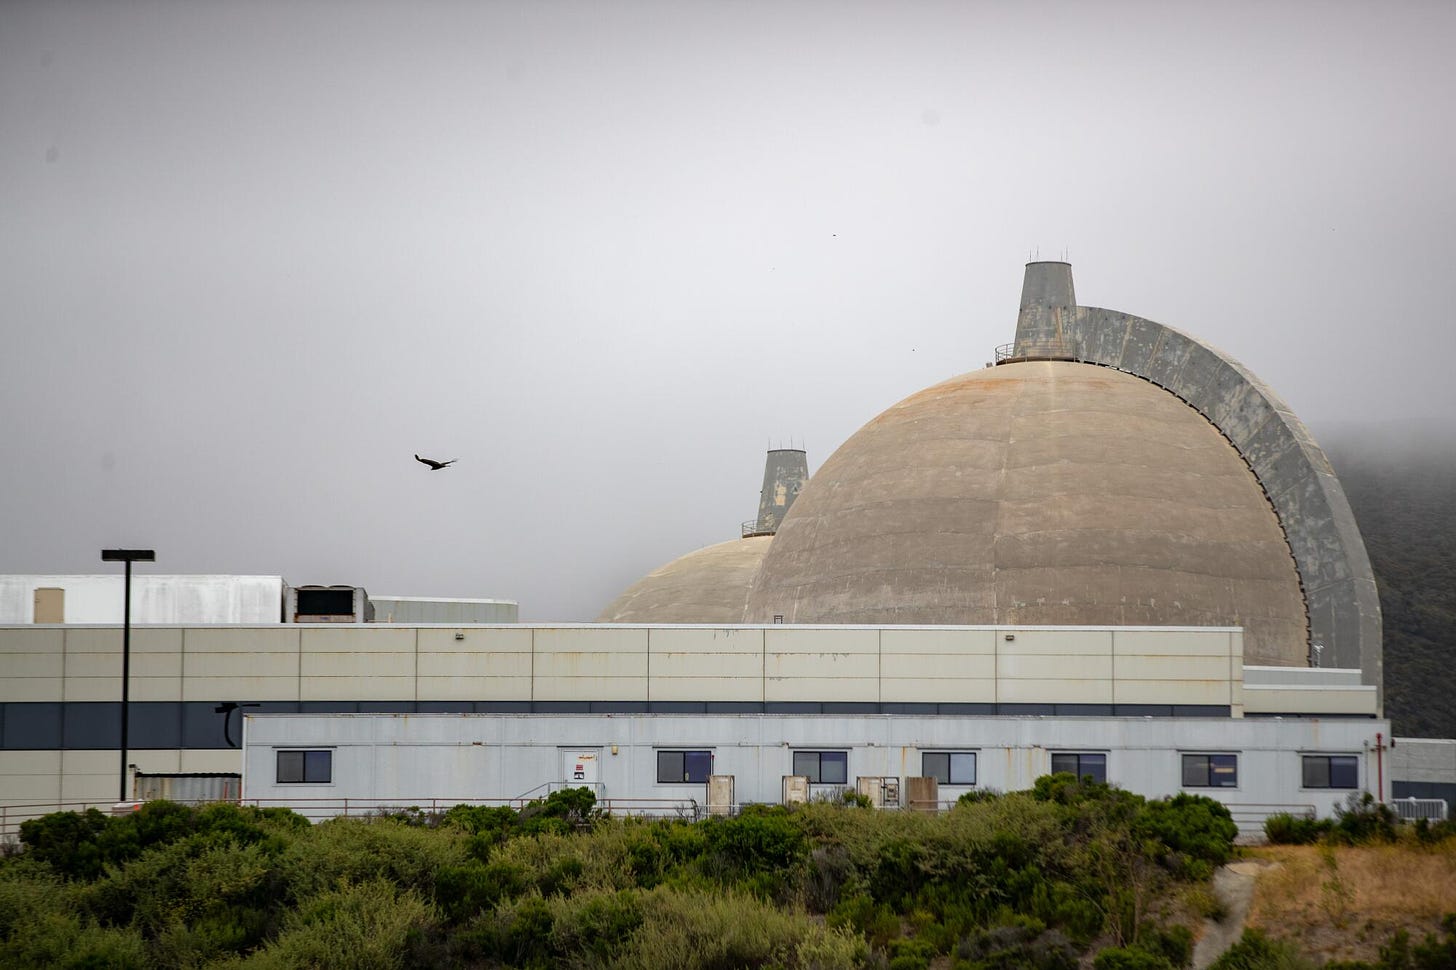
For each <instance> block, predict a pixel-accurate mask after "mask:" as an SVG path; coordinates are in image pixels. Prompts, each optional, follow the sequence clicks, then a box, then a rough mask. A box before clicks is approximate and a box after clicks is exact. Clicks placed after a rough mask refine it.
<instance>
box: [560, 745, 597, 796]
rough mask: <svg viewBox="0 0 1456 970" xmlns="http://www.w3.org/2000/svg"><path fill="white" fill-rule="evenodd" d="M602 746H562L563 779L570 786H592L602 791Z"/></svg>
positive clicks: (591, 787)
mask: <svg viewBox="0 0 1456 970" xmlns="http://www.w3.org/2000/svg"><path fill="white" fill-rule="evenodd" d="M601 765H602V749H601V748H562V749H561V780H562V781H563V782H565V783H566V787H568V788H583V787H585V788H590V789H591V790H592V791H594V792H598V793H600V788H601V780H602V778H601Z"/></svg>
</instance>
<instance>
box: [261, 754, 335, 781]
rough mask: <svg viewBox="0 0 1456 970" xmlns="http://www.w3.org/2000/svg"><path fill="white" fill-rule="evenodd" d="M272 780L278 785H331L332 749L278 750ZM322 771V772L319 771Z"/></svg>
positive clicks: (332, 772)
mask: <svg viewBox="0 0 1456 970" xmlns="http://www.w3.org/2000/svg"><path fill="white" fill-rule="evenodd" d="M275 753H276V755H277V758H276V761H275V764H274V770H275V774H274V776H273V777H274V778H275V779H277V782H276V783H277V784H279V785H332V784H333V783H334V749H333V748H279V749H278V750H277V751H276V752H275ZM320 769H322V770H320Z"/></svg>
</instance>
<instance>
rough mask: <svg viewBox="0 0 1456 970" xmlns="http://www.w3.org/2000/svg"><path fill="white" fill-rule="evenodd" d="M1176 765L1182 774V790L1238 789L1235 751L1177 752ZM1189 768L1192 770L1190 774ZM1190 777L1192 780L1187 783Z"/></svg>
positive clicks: (1237, 756) (1237, 767) (1237, 757)
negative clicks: (1177, 764)
mask: <svg viewBox="0 0 1456 970" xmlns="http://www.w3.org/2000/svg"><path fill="white" fill-rule="evenodd" d="M1200 760H1201V762H1202V763H1201V765H1200V763H1199V762H1200ZM1178 763H1179V766H1180V768H1181V772H1182V774H1181V777H1182V782H1183V784H1182V786H1181V787H1183V788H1238V787H1239V754H1238V752H1237V751H1182V752H1179V757H1178ZM1190 767H1191V768H1192V769H1193V772H1192V773H1191V774H1190V772H1189V768H1190ZM1200 768H1201V773H1200ZM1190 777H1192V778H1193V779H1194V780H1193V781H1189V778H1190Z"/></svg>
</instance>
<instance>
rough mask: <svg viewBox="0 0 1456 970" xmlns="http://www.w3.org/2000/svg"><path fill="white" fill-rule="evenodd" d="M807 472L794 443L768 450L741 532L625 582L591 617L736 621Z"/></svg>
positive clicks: (612, 620)
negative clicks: (752, 509)
mask: <svg viewBox="0 0 1456 970" xmlns="http://www.w3.org/2000/svg"><path fill="white" fill-rule="evenodd" d="M808 478H809V463H808V459H807V458H806V457H805V454H804V452H803V451H802V450H800V449H792V448H779V449H773V450H771V451H769V453H768V460H767V461H766V462H765V463H764V469H763V493H762V496H761V497H760V499H759V508H758V518H757V519H756V520H750V521H748V522H745V523H743V537H742V538H740V539H729V540H728V541H727V542H720V543H718V544H717V545H712V546H706V547H704V548H702V549H698V550H696V551H694V552H690V553H688V554H686V555H684V556H679V557H678V558H676V559H674V560H673V561H672V562H669V563H666V564H664V565H662V566H659V567H658V568H656V569H654V570H653V571H652V572H650V573H648V574H647V575H646V576H643V577H642V578H641V579H639V580H638V581H637V582H635V583H633V584H632V585H631V586H629V587H628V588H627V589H626V590H625V591H624V592H623V593H622V595H621V596H618V597H617V598H616V599H615V600H613V601H612V602H611V603H610V604H608V605H607V608H606V609H604V610H603V611H602V612H601V614H600V615H599V616H598V617H597V622H598V623H713V624H724V623H742V622H743V612H744V610H745V609H746V607H747V605H748V593H749V590H750V589H751V588H752V586H753V578H754V576H756V575H757V574H758V567H759V564H760V563H762V562H763V557H764V554H765V553H766V552H768V547H769V544H770V543H771V542H772V541H773V536H774V533H775V532H777V531H778V527H779V523H780V522H782V521H783V518H784V514H785V513H786V512H788V510H789V507H790V506H791V505H793V504H794V499H796V498H797V497H798V495H799V490H800V489H801V488H803V486H804V483H805V481H806V480H807V479H808Z"/></svg>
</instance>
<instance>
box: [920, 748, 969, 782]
mask: <svg viewBox="0 0 1456 970" xmlns="http://www.w3.org/2000/svg"><path fill="white" fill-rule="evenodd" d="M920 773H921V774H922V775H924V776H926V777H927V778H937V779H939V780H940V783H941V784H942V785H974V784H975V783H976V754H975V752H974V751H926V752H924V753H922V754H921V755H920Z"/></svg>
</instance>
